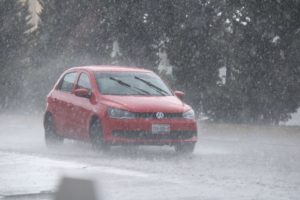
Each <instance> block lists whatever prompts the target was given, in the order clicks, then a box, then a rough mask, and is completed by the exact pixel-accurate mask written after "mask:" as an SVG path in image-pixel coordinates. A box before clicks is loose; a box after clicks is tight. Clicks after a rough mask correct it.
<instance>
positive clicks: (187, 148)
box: [174, 143, 196, 154]
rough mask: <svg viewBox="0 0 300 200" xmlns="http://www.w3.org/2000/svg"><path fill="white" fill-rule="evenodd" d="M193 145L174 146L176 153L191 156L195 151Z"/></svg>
mask: <svg viewBox="0 0 300 200" xmlns="http://www.w3.org/2000/svg"><path fill="white" fill-rule="evenodd" d="M195 145H196V144H195V143H178V144H175V146H174V147H175V151H176V153H180V154H192V153H193V152H194V149H195Z"/></svg>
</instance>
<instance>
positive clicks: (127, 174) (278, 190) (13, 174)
mask: <svg viewBox="0 0 300 200" xmlns="http://www.w3.org/2000/svg"><path fill="white" fill-rule="evenodd" d="M0 142H1V145H0V196H1V197H2V198H3V199H22V200H23V199H52V193H53V192H55V191H56V188H57V185H58V183H59V180H60V179H61V177H64V176H68V177H80V178H85V179H91V180H94V181H95V182H96V183H97V184H98V186H97V188H98V191H99V192H101V193H102V196H103V198H104V199H188V200H190V199H207V200H212V199H231V200H232V199H233V200H235V199H236V200H240V199H270V200H271V199H272V200H274V199H280V200H282V199H295V200H296V199H299V198H300V197H299V196H300V129H299V128H285V127H266V126H246V125H239V126H238V125H224V124H219V125H214V124H200V126H199V142H198V144H197V147H196V150H195V153H194V154H193V155H192V156H178V155H176V153H175V152H174V150H173V148H171V147H168V146H165V147H144V146H141V147H114V148H112V149H111V151H110V152H106V153H103V152H95V151H93V150H92V148H91V146H90V145H89V144H85V143H81V142H74V141H70V140H68V141H66V142H65V144H64V145H63V146H61V147H58V148H55V149H47V148H46V147H45V145H44V141H43V127H42V117H41V115H40V114H34V115H29V114H26V115H25V114H22V115H21V114H7V113H6V114H1V115H0Z"/></svg>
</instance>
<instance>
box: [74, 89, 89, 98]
mask: <svg viewBox="0 0 300 200" xmlns="http://www.w3.org/2000/svg"><path fill="white" fill-rule="evenodd" d="M74 94H75V95H76V96H78V97H85V98H88V99H89V98H91V96H92V92H91V91H90V90H88V89H85V88H79V89H75V91H74Z"/></svg>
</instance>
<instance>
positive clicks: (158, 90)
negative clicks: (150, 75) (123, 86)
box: [134, 76, 169, 96]
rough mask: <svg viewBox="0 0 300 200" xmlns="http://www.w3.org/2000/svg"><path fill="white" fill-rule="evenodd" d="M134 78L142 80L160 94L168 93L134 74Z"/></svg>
mask: <svg viewBox="0 0 300 200" xmlns="http://www.w3.org/2000/svg"><path fill="white" fill-rule="evenodd" d="M134 78H135V79H137V80H139V81H142V82H143V83H145V84H146V85H148V86H149V87H151V88H153V89H154V90H155V91H157V92H159V93H160V94H162V95H163V96H166V95H169V93H168V92H167V91H165V90H163V89H161V88H160V87H158V86H156V85H154V84H153V83H151V82H149V81H146V80H145V79H142V78H140V77H137V76H135V77H134Z"/></svg>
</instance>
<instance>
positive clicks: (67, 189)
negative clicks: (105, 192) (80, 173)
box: [54, 177, 100, 200]
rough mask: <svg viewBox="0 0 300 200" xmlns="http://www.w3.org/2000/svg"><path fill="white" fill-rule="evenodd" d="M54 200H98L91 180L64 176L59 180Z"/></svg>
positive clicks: (94, 185)
mask: <svg viewBox="0 0 300 200" xmlns="http://www.w3.org/2000/svg"><path fill="white" fill-rule="evenodd" d="M54 199H55V200H100V197H99V195H98V193H97V188H96V184H95V182H94V181H92V180H88V179H80V178H69V177H65V178H63V179H62V180H61V182H60V184H59V187H58V190H57V192H56V194H55V197H54Z"/></svg>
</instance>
